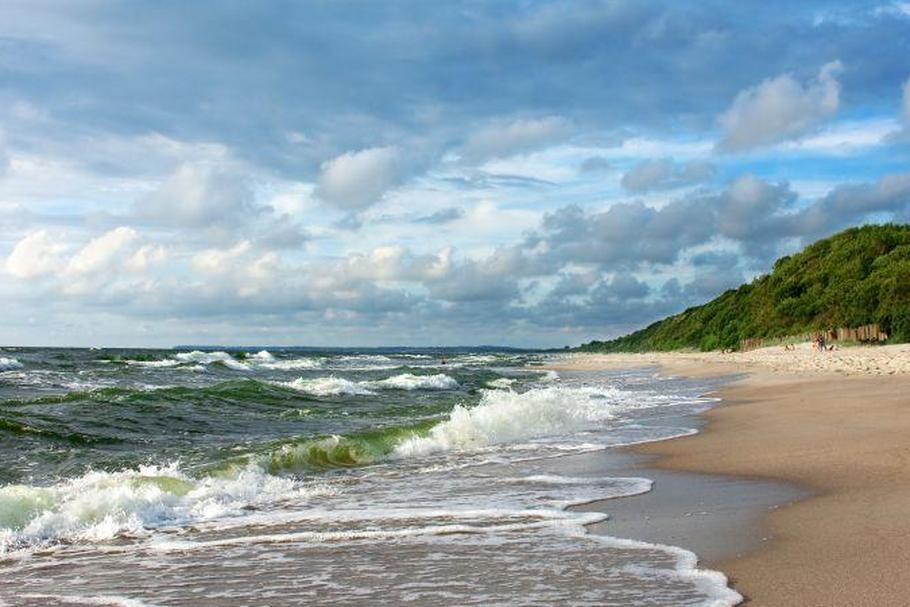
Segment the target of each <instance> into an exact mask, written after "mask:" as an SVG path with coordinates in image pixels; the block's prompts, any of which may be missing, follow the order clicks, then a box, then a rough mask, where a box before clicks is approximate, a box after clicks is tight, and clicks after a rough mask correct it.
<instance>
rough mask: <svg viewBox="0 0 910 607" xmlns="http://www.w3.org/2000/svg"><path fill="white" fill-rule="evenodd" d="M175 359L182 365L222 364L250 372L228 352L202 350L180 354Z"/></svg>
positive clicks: (247, 367) (247, 366)
mask: <svg viewBox="0 0 910 607" xmlns="http://www.w3.org/2000/svg"><path fill="white" fill-rule="evenodd" d="M174 358H175V359H176V360H177V361H179V362H181V363H201V364H203V365H210V364H212V363H220V364H222V365H224V366H225V367H228V368H229V369H234V370H235V371H249V370H250V367H249V365H246V364H244V363H242V362H240V361H239V360H237V359H236V358H234V357H233V356H231V355H230V354H228V353H227V352H202V351H200V350H193V351H192V352H178V353H177V355H176V356H175V357H174Z"/></svg>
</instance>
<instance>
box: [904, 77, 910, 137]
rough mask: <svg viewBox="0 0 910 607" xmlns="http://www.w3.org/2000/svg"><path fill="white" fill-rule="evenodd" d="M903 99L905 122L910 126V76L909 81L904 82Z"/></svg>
mask: <svg viewBox="0 0 910 607" xmlns="http://www.w3.org/2000/svg"><path fill="white" fill-rule="evenodd" d="M903 99H904V104H903V110H904V116H903V117H904V122H905V123H907V125H908V126H910V78H907V81H906V82H905V83H904V88H903Z"/></svg>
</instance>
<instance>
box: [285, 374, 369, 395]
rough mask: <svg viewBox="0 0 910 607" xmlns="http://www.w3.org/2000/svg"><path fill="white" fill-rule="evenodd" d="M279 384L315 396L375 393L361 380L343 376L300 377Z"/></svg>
mask: <svg viewBox="0 0 910 607" xmlns="http://www.w3.org/2000/svg"><path fill="white" fill-rule="evenodd" d="M277 383H278V384H279V385H282V386H287V387H289V388H293V389H294V390H297V391H299V392H304V393H306V394H312V395H313V396H338V395H340V394H351V395H368V394H375V392H373V391H372V390H370V389H369V388H367V387H366V386H364V385H363V384H362V383H360V382H353V381H351V380H349V379H344V378H343V377H335V376H334V375H331V376H329V377H316V378H313V379H304V378H302V377H298V378H297V379H295V380H294V381H289V382H277Z"/></svg>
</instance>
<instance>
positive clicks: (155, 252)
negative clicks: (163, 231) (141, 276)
mask: <svg viewBox="0 0 910 607" xmlns="http://www.w3.org/2000/svg"><path fill="white" fill-rule="evenodd" d="M165 259H167V250H166V249H165V248H164V247H163V246H161V245H157V246H156V245H145V246H143V247H140V248H139V249H138V250H137V251H136V252H135V253H133V255H132V256H131V257H130V258H129V259H127V261H126V264H125V266H124V267H126V269H127V270H129V271H130V272H136V273H142V272H145V271H146V270H148V269H149V268H150V267H151V266H153V265H158V264H160V263H163V262H164V260H165Z"/></svg>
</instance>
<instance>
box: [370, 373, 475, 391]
mask: <svg viewBox="0 0 910 607" xmlns="http://www.w3.org/2000/svg"><path fill="white" fill-rule="evenodd" d="M370 385H371V386H375V387H377V388H387V389H393V390H455V389H457V388H458V387H459V386H458V382H457V381H455V379H453V378H451V377H449V376H448V375H446V374H444V373H437V374H436V375H413V374H411V373H402V374H401V375H394V376H392V377H389V378H387V379H382V380H379V381H374V382H370Z"/></svg>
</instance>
